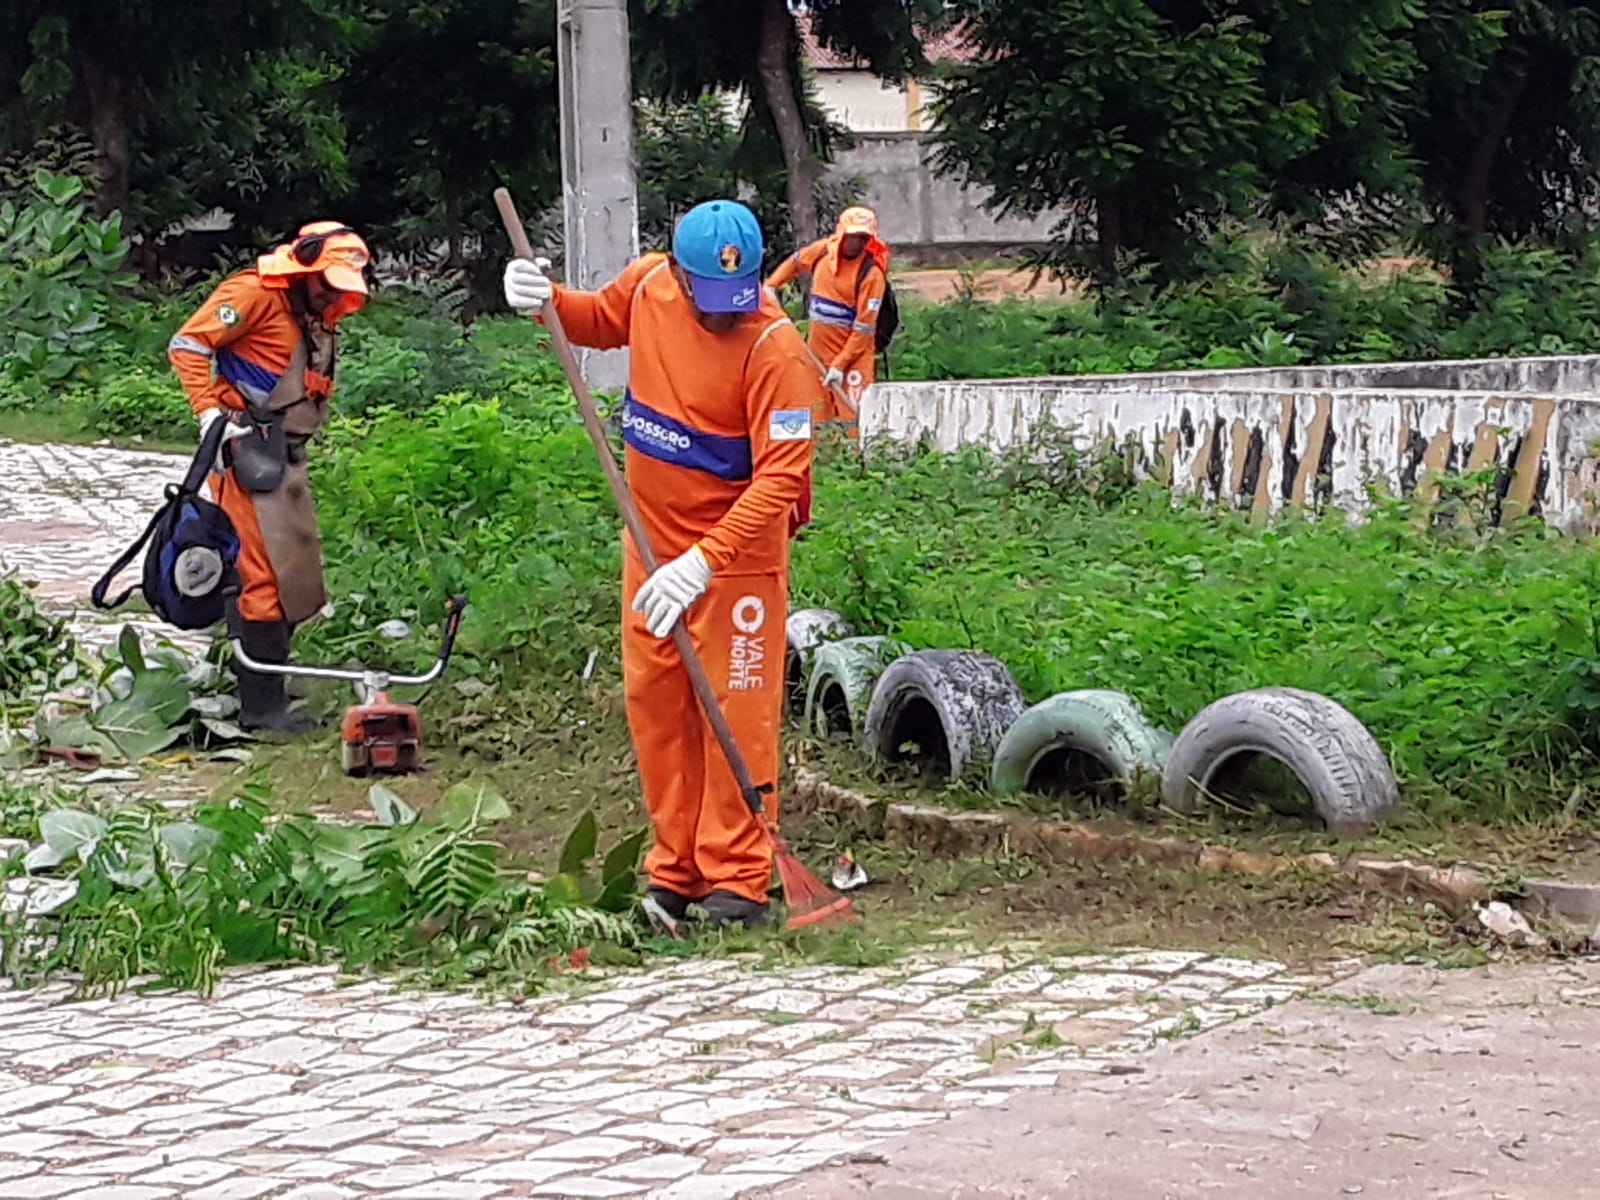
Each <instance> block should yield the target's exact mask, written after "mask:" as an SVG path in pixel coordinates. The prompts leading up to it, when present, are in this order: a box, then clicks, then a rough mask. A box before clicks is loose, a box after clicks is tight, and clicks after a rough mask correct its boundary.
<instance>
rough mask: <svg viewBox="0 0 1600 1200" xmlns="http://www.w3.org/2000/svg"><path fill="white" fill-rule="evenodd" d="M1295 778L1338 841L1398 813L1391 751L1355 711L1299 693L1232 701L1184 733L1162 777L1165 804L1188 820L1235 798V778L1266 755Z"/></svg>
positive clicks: (1241, 695)
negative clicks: (1212, 800)
mask: <svg viewBox="0 0 1600 1200" xmlns="http://www.w3.org/2000/svg"><path fill="white" fill-rule="evenodd" d="M1261 755H1265V756H1266V757H1268V758H1270V759H1274V760H1276V761H1277V762H1278V763H1280V764H1282V765H1283V766H1284V767H1286V768H1288V770H1289V771H1291V772H1292V773H1293V774H1294V776H1295V778H1296V779H1298V780H1299V781H1300V784H1301V785H1302V786H1303V787H1304V788H1305V790H1306V792H1307V793H1308V794H1309V795H1310V797H1311V805H1312V808H1313V809H1314V811H1315V812H1316V815H1317V816H1318V817H1320V818H1321V819H1322V822H1323V824H1324V825H1326V826H1327V827H1328V829H1329V830H1330V831H1331V832H1333V833H1336V834H1358V833H1366V832H1369V831H1371V830H1372V829H1373V828H1375V827H1376V826H1377V825H1378V823H1379V822H1380V821H1382V820H1384V819H1385V818H1386V817H1388V816H1389V815H1390V814H1392V813H1393V812H1394V810H1395V808H1396V807H1397V806H1398V805H1399V802H1400V788H1399V785H1398V784H1397V783H1396V782H1395V778H1394V771H1393V770H1392V769H1391V768H1390V766H1389V760H1388V759H1387V758H1385V757H1384V753H1383V749H1382V747H1380V746H1379V745H1378V743H1377V741H1376V739H1374V738H1373V736H1372V734H1371V733H1369V732H1368V731H1367V728H1366V726H1364V725H1362V724H1361V722H1360V721H1358V720H1356V718H1355V716H1354V715H1353V714H1352V713H1351V712H1350V710H1349V709H1347V708H1345V707H1344V706H1343V705H1340V704H1338V703H1336V702H1334V701H1332V700H1330V699H1328V698H1327V697H1326V696H1320V695H1318V694H1317V693H1316V692H1307V691H1302V690H1300V689H1299V688H1283V687H1275V688H1256V689H1254V690H1252V691H1248V692H1238V693H1235V694H1234V695H1232V696H1225V697H1223V698H1222V699H1221V700H1218V701H1216V702H1215V703H1213V704H1208V705H1207V706H1206V707H1205V708H1203V709H1201V710H1200V712H1199V713H1198V714H1196V715H1195V717H1194V719H1193V720H1192V721H1190V722H1189V723H1188V724H1187V725H1185V726H1184V727H1183V732H1181V733H1180V734H1178V737H1177V740H1176V741H1174V742H1173V744H1172V751H1171V753H1169V754H1168V755H1167V763H1166V767H1165V768H1164V769H1163V770H1162V774H1161V800H1162V803H1164V804H1165V805H1166V806H1167V807H1168V808H1171V809H1174V810H1175V811H1177V812H1180V813H1193V812H1196V811H1198V810H1199V809H1200V808H1201V807H1202V806H1203V805H1204V804H1205V802H1206V797H1207V796H1208V795H1219V796H1227V795H1228V786H1229V780H1230V777H1231V776H1234V774H1235V772H1236V770H1237V769H1238V768H1241V767H1243V766H1245V765H1247V764H1248V763H1249V762H1250V761H1251V760H1253V759H1255V758H1257V757H1258V756H1261Z"/></svg>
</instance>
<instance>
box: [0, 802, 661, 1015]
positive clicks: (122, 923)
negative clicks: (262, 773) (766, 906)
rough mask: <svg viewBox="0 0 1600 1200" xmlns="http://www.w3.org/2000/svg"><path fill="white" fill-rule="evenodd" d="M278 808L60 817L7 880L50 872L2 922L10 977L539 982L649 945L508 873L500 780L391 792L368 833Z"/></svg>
mask: <svg viewBox="0 0 1600 1200" xmlns="http://www.w3.org/2000/svg"><path fill="white" fill-rule="evenodd" d="M267 801H268V797H267V796H266V795H265V794H264V793H262V792H260V791H259V790H253V789H249V790H246V791H245V792H243V793H241V794H240V795H239V796H236V797H234V798H232V799H230V800H227V801H212V802H207V803H204V804H201V805H200V806H199V807H197V808H196V809H195V810H194V812H193V814H192V815H189V816H175V815H174V814H172V813H171V812H170V811H168V810H166V809H165V808H163V807H162V806H160V805H158V804H154V803H133V804H125V805H122V806H120V807H117V808H115V809H112V810H111V811H110V812H108V813H96V812H89V811H85V810H81V809H71V808H53V809H50V810H49V811H46V812H43V813H42V814H41V815H40V816H39V818H38V828H39V834H40V837H41V841H40V842H39V844H38V845H36V846H35V847H33V849H31V850H30V851H29V852H28V855H27V857H26V860H25V861H24V862H23V863H22V864H20V865H19V864H17V863H15V862H14V861H13V862H12V863H11V865H10V866H9V867H8V868H7V869H8V870H9V871H11V872H12V873H15V872H17V871H18V870H23V869H25V870H29V871H34V872H50V873H51V875H50V876H49V877H48V879H49V882H48V883H47V884H46V883H44V877H41V878H38V879H35V881H34V889H33V891H31V892H30V893H29V894H30V897H32V896H35V895H36V894H37V895H42V897H43V898H42V899H41V900H40V901H39V902H37V903H35V902H33V901H32V900H30V902H29V903H28V904H27V905H26V906H25V907H24V908H23V909H22V910H21V911H19V912H18V913H14V914H12V915H11V917H10V918H9V924H8V927H5V928H0V942H3V945H4V958H3V968H4V973H5V974H6V975H7V976H8V977H9V978H12V979H14V980H18V981H21V982H34V981H38V980H41V979H46V978H51V977H54V976H56V975H59V974H69V975H72V976H74V977H76V978H77V980H78V985H77V986H78V991H79V994H82V995H97V994H107V993H113V992H115V991H117V990H119V989H121V988H122V987H124V986H126V985H127V984H128V983H129V982H131V981H132V980H134V979H135V978H137V977H140V976H145V975H149V976H153V977H154V979H155V980H157V981H159V982H162V983H166V984H171V985H175V986H179V987H187V988H196V989H198V990H200V991H203V992H205V991H209V990H210V989H211V988H212V987H213V986H214V985H215V983H216V981H217V979H218V977H219V974H220V972H221V971H222V969H223V968H224V967H226V966H228V965H231V964H237V963H256V962H285V961H293V962H326V961H334V962H339V963H342V964H343V965H344V966H345V967H346V968H347V969H357V968H363V967H365V968H371V969H375V970H378V969H382V970H390V969H411V970H415V971H421V972H424V973H425V974H426V975H427V976H428V977H429V978H433V979H436V980H440V981H444V982H454V983H467V982H474V981H476V982H483V981H485V980H489V979H491V978H498V979H500V980H501V981H502V982H507V983H515V984H517V985H519V986H527V985H528V984H530V983H531V982H532V981H533V979H534V977H536V976H538V975H540V974H543V973H544V972H545V971H546V970H547V968H548V965H549V961H550V959H551V958H552V956H560V955H568V954H570V953H571V952H574V951H579V950H587V949H590V948H594V947H597V946H600V945H602V944H604V945H606V946H610V947H612V948H615V949H619V950H623V951H630V950H632V949H633V948H634V947H636V946H637V945H638V940H639V939H638V930H637V928H636V926H635V924H634V923H633V921H632V920H630V919H628V918H626V917H624V916H622V915H620V914H621V912H622V911H623V910H624V909H625V908H626V907H627V905H624V906H622V907H619V908H618V909H617V910H616V911H605V910H602V909H600V908H599V907H596V906H594V905H591V904H589V903H588V902H586V901H585V900H584V899H583V898H582V897H581V896H580V895H575V894H574V892H573V888H572V886H571V880H570V877H569V876H567V875H564V874H563V875H558V876H556V878H555V879H554V880H552V881H551V882H550V883H546V884H537V883H534V882H532V881H530V880H529V879H528V878H527V877H526V876H525V875H523V874H521V873H516V872H510V871H507V870H506V869H505V868H504V867H503V865H502V863H501V858H502V855H503V852H504V851H503V847H502V846H501V844H500V843H499V842H498V841H496V840H494V838H493V837H491V836H490V831H491V829H492V827H493V826H494V825H495V824H497V823H498V822H500V821H503V820H505V819H506V818H507V817H508V816H509V815H510V813H511V809H510V806H509V805H508V804H507V803H506V801H505V798H504V797H503V796H501V795H500V794H499V793H498V792H496V791H495V790H494V789H493V788H490V787H488V786H487V785H484V784H480V783H463V784H458V785H456V786H454V787H452V788H451V789H449V790H448V791H447V792H446V793H445V794H444V795H443V796H442V797H441V798H440V800H439V802H438V804H437V805H436V806H435V807H434V808H433V810H432V811H430V812H428V813H426V814H419V813H418V812H417V811H416V810H415V809H413V808H411V807H410V806H409V805H407V804H406V803H405V802H404V801H403V800H402V799H400V797H398V796H396V795H395V794H394V793H393V792H391V791H389V790H388V789H385V788H381V787H377V788H374V789H373V790H372V793H371V803H372V810H373V816H374V817H375V818H376V819H375V820H374V821H373V822H372V823H370V824H363V825H339V824H334V823H331V822H328V821H321V820H316V819H313V818H311V817H306V816H301V815H292V816H286V817H273V816H272V815H271V813H270V810H269V807H268V802H267ZM630 842H632V839H630ZM627 844H629V843H624V845H627ZM633 852H634V854H635V855H636V853H637V844H636V843H634V851H633ZM616 856H617V852H616V851H613V855H612V856H609V857H616ZM609 857H608V861H609ZM626 875H627V877H628V879H629V882H630V883H632V880H633V871H632V868H631V867H629V868H628V870H627V872H626ZM617 878H621V875H619V876H618V877H617ZM634 886H636V885H634ZM602 892H603V893H604V894H606V895H611V896H614V897H615V898H618V899H620V898H621V897H622V892H623V889H622V888H621V887H620V886H617V887H616V888H615V889H613V888H612V887H610V886H608V887H607V888H605V889H602ZM631 901H632V895H631V893H630V894H629V896H628V902H629V904H631Z"/></svg>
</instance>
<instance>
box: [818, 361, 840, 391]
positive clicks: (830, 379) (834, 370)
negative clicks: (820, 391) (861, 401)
mask: <svg viewBox="0 0 1600 1200" xmlns="http://www.w3.org/2000/svg"><path fill="white" fill-rule="evenodd" d="M822 385H823V386H824V387H828V388H839V389H840V390H843V388H844V372H843V371H841V370H840V369H839V368H838V367H829V368H828V373H827V374H826V375H824V376H823V377H822Z"/></svg>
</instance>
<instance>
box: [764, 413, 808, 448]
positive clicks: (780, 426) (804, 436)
mask: <svg viewBox="0 0 1600 1200" xmlns="http://www.w3.org/2000/svg"><path fill="white" fill-rule="evenodd" d="M767 436H768V437H769V438H771V439H772V440H773V441H775V442H809V441H810V440H811V410H810V409H809V408H778V409H774V410H773V413H772V417H771V419H770V420H769V421H768V422H767Z"/></svg>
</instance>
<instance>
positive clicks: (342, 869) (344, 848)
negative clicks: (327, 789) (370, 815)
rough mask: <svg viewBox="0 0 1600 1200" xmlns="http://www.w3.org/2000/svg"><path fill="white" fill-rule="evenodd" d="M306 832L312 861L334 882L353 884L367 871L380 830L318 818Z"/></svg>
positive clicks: (337, 883) (335, 883) (336, 883)
mask: <svg viewBox="0 0 1600 1200" xmlns="http://www.w3.org/2000/svg"><path fill="white" fill-rule="evenodd" d="M306 832H307V833H308V835H309V836H308V838H307V841H308V849H309V851H310V854H311V861H312V862H313V863H314V864H316V866H317V868H318V869H319V870H321V871H322V873H323V875H325V876H326V877H327V880H328V882H329V883H330V884H333V885H335V886H339V885H347V884H351V883H354V882H355V881H356V880H358V879H360V878H361V877H362V875H364V874H365V873H366V869H367V868H366V857H367V848H368V847H369V846H370V845H371V844H372V838H371V835H372V834H373V833H376V832H378V831H377V830H370V829H356V828H353V827H351V826H349V825H329V824H326V823H324V822H322V821H315V822H312V823H311V824H310V827H309V829H307V831H306Z"/></svg>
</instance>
